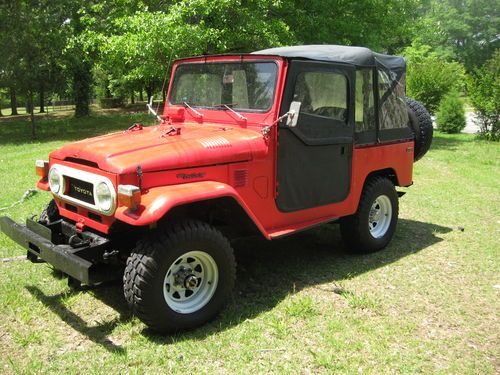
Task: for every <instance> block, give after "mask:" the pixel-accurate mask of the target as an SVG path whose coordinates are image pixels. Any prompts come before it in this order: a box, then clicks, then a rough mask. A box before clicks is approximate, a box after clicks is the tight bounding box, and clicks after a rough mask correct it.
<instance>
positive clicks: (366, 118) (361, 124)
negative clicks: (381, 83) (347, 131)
mask: <svg viewBox="0 0 500 375" xmlns="http://www.w3.org/2000/svg"><path fill="white" fill-rule="evenodd" d="M355 121H356V127H355V131H356V133H361V132H365V131H370V130H375V105H374V98H373V70H372V69H362V70H357V71H356V113H355Z"/></svg>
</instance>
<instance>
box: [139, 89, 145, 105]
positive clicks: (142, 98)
mask: <svg viewBox="0 0 500 375" xmlns="http://www.w3.org/2000/svg"><path fill="white" fill-rule="evenodd" d="M142 92H143V89H142V87H141V89H140V90H139V100H140V101H141V102H143V101H144V95H143V93H142Z"/></svg>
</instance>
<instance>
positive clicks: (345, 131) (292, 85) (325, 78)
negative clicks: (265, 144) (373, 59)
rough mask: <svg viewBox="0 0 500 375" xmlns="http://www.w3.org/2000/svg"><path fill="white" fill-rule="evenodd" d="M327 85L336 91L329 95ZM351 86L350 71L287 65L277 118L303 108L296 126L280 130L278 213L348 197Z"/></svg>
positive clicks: (296, 63) (334, 66)
mask: <svg viewBox="0 0 500 375" xmlns="http://www.w3.org/2000/svg"><path fill="white" fill-rule="evenodd" d="M318 72H320V73H319V74H318ZM330 82H331V84H332V86H337V87H331V90H330ZM353 82H354V68H353V67H351V66H347V65H340V64H331V63H322V62H308V61H292V62H291V66H290V68H289V73H288V78H287V84H286V88H285V93H284V98H283V102H282V110H281V112H282V114H283V113H286V112H287V111H288V108H289V107H290V103H291V102H292V101H300V102H301V103H302V105H301V111H300V113H299V118H298V122H297V126H296V127H293V128H290V127H287V126H285V125H283V124H282V125H281V126H280V128H279V144H278V172H277V174H278V175H277V179H278V187H277V189H278V196H277V198H276V204H277V206H278V208H279V209H280V210H281V211H285V212H290V211H297V210H302V209H306V208H312V207H318V206H323V205H327V204H331V203H335V202H340V201H343V200H344V199H345V198H346V197H347V195H348V193H349V189H350V176H351V159H352V147H353V146H352V144H353V111H352V108H353V100H354V95H353Z"/></svg>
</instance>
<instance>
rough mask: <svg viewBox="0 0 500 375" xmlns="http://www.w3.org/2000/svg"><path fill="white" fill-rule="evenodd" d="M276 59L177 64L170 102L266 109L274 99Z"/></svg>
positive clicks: (255, 109) (245, 109) (253, 109)
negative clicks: (273, 60)
mask: <svg viewBox="0 0 500 375" xmlns="http://www.w3.org/2000/svg"><path fill="white" fill-rule="evenodd" d="M277 71H278V67H277V65H276V64H275V63H274V62H224V63H220V62H213V63H185V64H181V65H179V66H178V67H177V69H176V71H175V76H174V82H173V85H172V90H171V94H170V103H171V104H177V105H182V104H184V103H188V104H189V105H190V106H193V107H203V108H217V106H220V105H223V104H225V105H229V106H231V108H233V109H235V110H239V111H267V110H269V109H270V108H271V106H272V104H273V100H274V92H275V87H276V77H277Z"/></svg>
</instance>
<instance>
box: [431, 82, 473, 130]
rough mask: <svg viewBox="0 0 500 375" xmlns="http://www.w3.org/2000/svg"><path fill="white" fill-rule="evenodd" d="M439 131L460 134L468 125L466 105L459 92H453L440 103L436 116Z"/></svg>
mask: <svg viewBox="0 0 500 375" xmlns="http://www.w3.org/2000/svg"><path fill="white" fill-rule="evenodd" d="M436 122H437V127H438V130H440V131H442V132H445V133H460V132H461V131H462V130H463V129H464V128H465V125H466V122H465V110H464V103H463V102H462V100H461V99H460V96H459V94H458V92H457V91H451V92H449V93H448V94H446V96H445V97H444V98H443V99H442V100H441V103H439V109H438V112H437V116H436Z"/></svg>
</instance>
